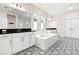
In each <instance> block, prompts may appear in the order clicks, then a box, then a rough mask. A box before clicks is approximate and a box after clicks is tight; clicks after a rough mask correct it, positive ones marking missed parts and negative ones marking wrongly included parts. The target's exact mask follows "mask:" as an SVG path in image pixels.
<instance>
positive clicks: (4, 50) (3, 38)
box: [0, 34, 11, 55]
mask: <svg viewBox="0 0 79 59" xmlns="http://www.w3.org/2000/svg"><path fill="white" fill-rule="evenodd" d="M9 54H11V35H9V34H7V35H6V34H5V35H4V34H3V35H0V55H9Z"/></svg>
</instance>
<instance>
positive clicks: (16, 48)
mask: <svg viewBox="0 0 79 59" xmlns="http://www.w3.org/2000/svg"><path fill="white" fill-rule="evenodd" d="M21 50H22V43H21V38H19V37H15V38H13V53H17V52H19V51H21Z"/></svg>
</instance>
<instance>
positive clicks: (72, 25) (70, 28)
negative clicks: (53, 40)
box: [64, 19, 79, 38]
mask: <svg viewBox="0 0 79 59" xmlns="http://www.w3.org/2000/svg"><path fill="white" fill-rule="evenodd" d="M64 28H65V37H72V38H79V19H70V20H65V27H64Z"/></svg>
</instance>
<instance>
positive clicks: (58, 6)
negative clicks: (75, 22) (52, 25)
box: [33, 3, 79, 16]
mask: <svg viewBox="0 0 79 59" xmlns="http://www.w3.org/2000/svg"><path fill="white" fill-rule="evenodd" d="M33 5H35V6H36V7H38V8H40V9H42V10H43V11H45V12H47V13H48V14H49V15H51V16H56V15H60V14H63V13H66V12H71V11H76V10H79V3H33Z"/></svg>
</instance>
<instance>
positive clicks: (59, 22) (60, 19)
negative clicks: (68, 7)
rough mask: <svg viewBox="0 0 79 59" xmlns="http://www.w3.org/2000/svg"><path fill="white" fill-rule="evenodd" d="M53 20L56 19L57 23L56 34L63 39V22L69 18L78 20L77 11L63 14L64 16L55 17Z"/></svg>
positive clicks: (78, 14)
mask: <svg viewBox="0 0 79 59" xmlns="http://www.w3.org/2000/svg"><path fill="white" fill-rule="evenodd" d="M55 18H56V22H57V31H58V34H59V35H60V36H62V37H64V21H65V20H66V19H69V18H79V11H74V12H70V13H65V14H62V15H59V16H56V17H55Z"/></svg>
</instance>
